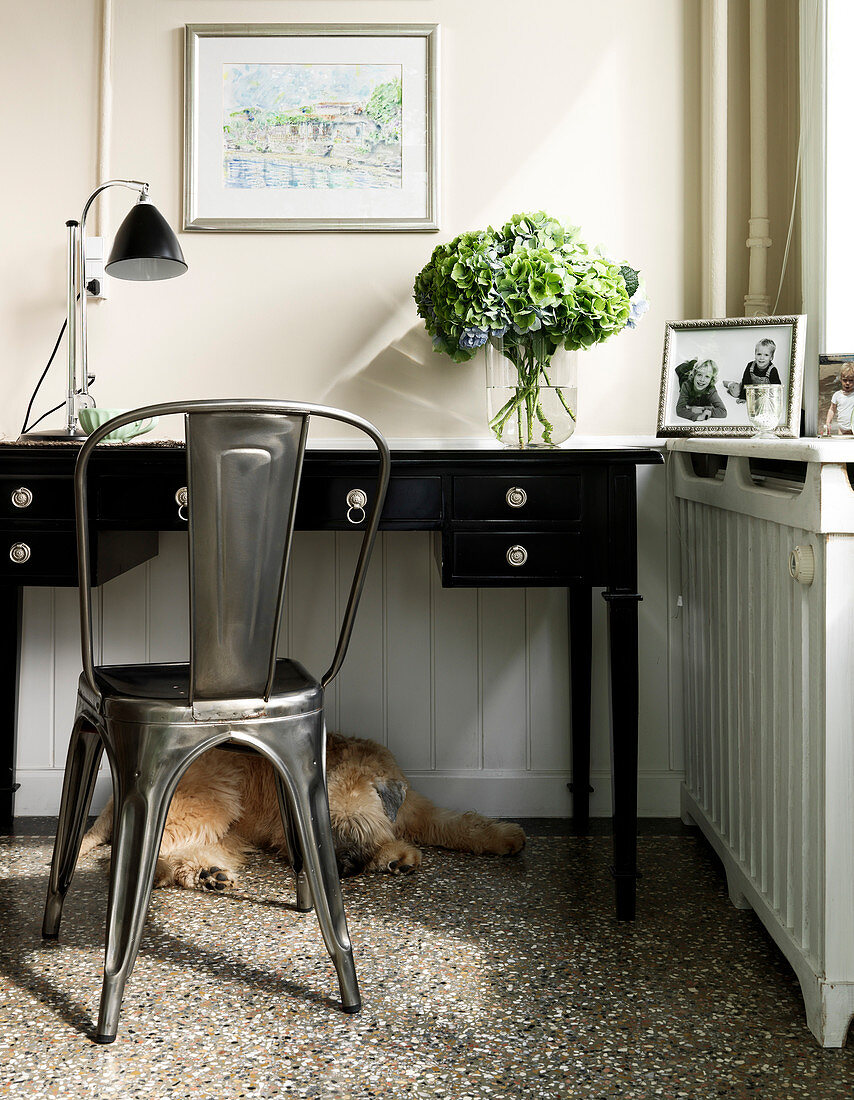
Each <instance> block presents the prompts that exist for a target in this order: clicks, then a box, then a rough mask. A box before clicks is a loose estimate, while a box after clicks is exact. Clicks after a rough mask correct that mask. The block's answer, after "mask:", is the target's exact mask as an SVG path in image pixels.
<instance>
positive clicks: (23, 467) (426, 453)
mask: <svg viewBox="0 0 854 1100" xmlns="http://www.w3.org/2000/svg"><path fill="white" fill-rule="evenodd" d="M77 450H78V447H77V445H75V444H73V443H59V444H0V624H2V632H0V636H2V645H3V647H4V654H3V656H4V660H3V661H2V665H0V677H2V688H3V690H2V694H0V700H2V702H0V707H2V710H0V824H6V825H8V824H9V823H11V820H12V815H13V811H14V789H15V783H14V778H15V777H14V766H15V720H16V710H17V681H18V665H19V658H20V641H21V635H20V631H21V588H22V587H24V586H27V585H48V586H57V587H58V586H74V585H76V583H77V556H76V543H75V536H74V504H73V494H72V476H73V472H74V462H75V459H76V454H77ZM662 461H663V459H662V456H661V454H660V453H659V452H658V451H655V450H651V449H646V448H641V449H632V448H615V449H608V450H585V449H580V448H579V449H575V450H555V451H539V450H537V451H498V450H486V449H484V450H453V449H442V450H415V449H413V450H408V449H407V450H394V451H393V452H392V473H391V482H390V486H389V492H388V497H387V501H386V506H385V509H384V511H383V519H382V527H383V528H384V529H386V530H404V531H406V530H408V531H425V530H427V531H434V532H435V535H434V540H435V551H436V560H437V563H438V566H439V569H440V571H441V576H442V584H443V585H444V586H445V587H534V586H548V587H560V588H566V589H567V592H568V600H569V612H570V613H569V643H570V673H571V677H572V684H573V691H572V773H573V782H572V784H571V790H572V792H573V819H574V822H575V825H576V827H577V829H578V830H579V831H584V830H586V828H587V825H588V816H589V791H590V672H591V668H590V665H591V630H592V599H591V590H592V589H593V588H604V589H605V591H604V593H603V595H604V598H605V600H606V601H607V605H608V634H609V642H608V645H609V661H610V667H611V669H612V670H619V676H618V677H612V678H611V730H612V735H611V744H612V748H611V765H612V774H613V796H614V868H613V874H614V877H615V880H616V894H617V917H618V918H619V919H623V920H631V919H632V918H633V917H634V911H635V880H636V878H637V839H636V838H637V741H638V737H637V721H638V682H637V667H638V659H637V658H638V640H637V619H638V616H637V604H638V601H639V600H640V599H641V596H640V595H639V594H638V592H637V516H636V494H635V468H636V466H638V465H643V464H653V463H661V462H662ZM375 477H376V459H374V458H372V457H371V455H370V452H368V451H361V450H357V449H318V450H312V451H310V452H309V453H308V455H307V457H306V463H305V467H304V471H303V482H302V489H301V494H300V504H299V508H298V512H297V526H298V527H299V528H302V529H308V530H351V529H353V528H354V527H355V528H356V529H358V527H359V526H360V522H359V521H360V519H361V516H362V513H361V512H360V511H359V509H358V507H353V506H352V505H351V504H349V503H348V499H347V498H348V494H349V493H350V491H351V490H352V489H363V490H364V491H365V492H366V493H367V494H368V496H370V493H371V492H372V491H373V486H374V482H375ZM90 478H91V481H90V502H91V504H90V507H91V508H92V515H93V525H94V528H95V531H94V539H93V551H94V552H93V561H92V583H93V584H101V583H103V582H104V581H107V580H109V579H111V578H112V577H115V576H118V575H119V574H120V573H123V572H126V571H127V570H128V569H131V568H133V567H134V566H136V565H139V564H140V563H141V562H143V561H146V560H148V559H149V558H151V557H153V556H154V555H156V553H157V544H158V534H157V533H158V532H159V531H169V530H182V529H184V528H185V527H186V521H185V519H184V518H182V517H183V516H184V515H185V514H186V513H185V511H179V496H178V495H179V493H180V490H181V489H182V488H183V487H184V486H185V485H186V474H185V461H184V453H183V449H182V448H181V447H179V446H169V445H167V444H158V443H135V444H112V445H106V446H104V447H102V448H99V449H98V451H97V452H96V453H95V454H94V455H93V457H92V461H91V463H90ZM68 720H69V725H70V723H71V720H72V716H71V715H69V719H68Z"/></svg>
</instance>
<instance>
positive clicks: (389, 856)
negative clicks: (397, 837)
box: [368, 841, 421, 875]
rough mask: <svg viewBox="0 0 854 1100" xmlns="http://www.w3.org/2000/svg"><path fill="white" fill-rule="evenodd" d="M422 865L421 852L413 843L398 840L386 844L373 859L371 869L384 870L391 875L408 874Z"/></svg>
mask: <svg viewBox="0 0 854 1100" xmlns="http://www.w3.org/2000/svg"><path fill="white" fill-rule="evenodd" d="M420 865H421V852H420V851H419V850H418V849H417V848H414V847H413V846H412V845H411V844H406V843H405V842H403V841H398V842H396V843H394V844H385V845H384V846H383V847H382V848H380V850H379V851H378V852H377V854H376V855H375V856H374V858H373V860H372V861H371V866H370V867H369V868H368V870H370V871H384V872H385V873H386V874H389V875H408V874H409V872H410V871H414V870H415V868H416V867H419V866H420Z"/></svg>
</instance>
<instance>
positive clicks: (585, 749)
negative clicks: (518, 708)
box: [567, 585, 593, 833]
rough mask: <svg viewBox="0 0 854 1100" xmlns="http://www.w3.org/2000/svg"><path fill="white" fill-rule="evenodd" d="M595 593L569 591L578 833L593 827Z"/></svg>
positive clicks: (574, 816) (577, 587) (573, 784)
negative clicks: (593, 607) (591, 736)
mask: <svg viewBox="0 0 854 1100" xmlns="http://www.w3.org/2000/svg"><path fill="white" fill-rule="evenodd" d="M592 603H593V593H592V592H591V590H590V588H589V587H587V586H586V585H574V586H573V587H572V588H569V589H568V590H567V608H568V611H569V673H570V682H571V685H572V689H571V690H572V696H571V715H570V717H571V720H572V782H571V783H570V784H569V789H570V791H572V822H573V826H574V828H575V831H576V833H586V832H587V831H588V828H589V826H590V792H591V791H592V790H593V788H592V787H591V786H590V664H591V652H592V634H593V614H592Z"/></svg>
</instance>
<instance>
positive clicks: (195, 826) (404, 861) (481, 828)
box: [80, 733, 525, 890]
mask: <svg viewBox="0 0 854 1100" xmlns="http://www.w3.org/2000/svg"><path fill="white" fill-rule="evenodd" d="M326 779H327V787H328V791H329V810H330V816H331V819H332V831H333V836H334V838H335V854H336V857H337V861H338V868H339V871H340V873H341V874H342V875H352V874H356V873H358V872H359V871H362V870H368V871H388V872H391V873H401V872H405V871H412V870H414V869H415V868H416V867H417V866H418V865H419V863H420V862H421V853H420V851H419V850H418V848H417V847H415V845H416V844H430V845H436V846H438V847H442V848H455V849H457V850H459V851H463V852H474V853H478V854H479V853H483V852H492V853H496V854H498V855H513V854H515V853H516V852H518V851H519V850H520V849H521V848H522V846H523V845H524V843H525V834H524V833H523V832H522V830H521V828H520V827H519V826H518V825H514V824H512V823H511V822H506V821H494V820H492V819H490V818H486V817H481V816H480V814H476V813H471V812H469V813H456V812H454V811H452V810H442V809H439V808H438V807H437V806H434V805H433V803H432V802H430V801H429V799H427V798H424V797H423V795H420V794H418V793H417V792H416V791H414V790H413V789H412V788H411V787H410V786H409V782H408V780H407V778H406V776H405V775H404V774H403V772H402V771H401V770H400V768H399V767H398V766H397V763H396V761H395V759H394V757H393V756H392V754H391V753H390V752H389V750H388V749H386V748H384V747H383V746H382V745H378V744H377V743H376V742H374V741H368V740H362V739H361V738H357V737H343V736H341V735H340V734H335V733H331V734H329V735H328V738H327V749H326ZM112 829H113V806H112V800H110V802H109V803H108V804H107V806H106V807H105V809H104V811H103V812H102V813H101V815H100V817H99V818H98V820H97V821H96V822H95V824H94V825H93V826H92V828H91V829H90V830H89V832H88V833H87V834H86V836H85V837H84V838H83V844H82V846H81V849H80V856H81V858H82V857H83V856H85V855H86V854H87V853H88V852H90V851H91V850H92V849H93V848H95V847H97V846H98V845H101V844H107V843H109V841H110V838H111V836H112ZM253 847H257V848H274V849H277V850H278V851H279V852H280V854H281V855H283V856H285V858H287V843H286V841H285V836H284V831H283V828H282V820H281V817H280V814H279V803H278V797H277V794H276V785H275V777H274V772H273V768H272V766H271V765H270V764H269V763H268V762H267V761H266V760H265V759H264V758H263V757H261V756H259V755H257V754H254V753H251V754H244V753H236V752H229V751H223V750H216V749H215V750H213V751H211V752H208V753H205V755H204V756H202V757H200V758H199V759H198V760H196V761H195V762H194V763H193V764H191V765H190V767H189V768H188V769H187V771H186V773H185V775H184V776H183V778H182V779H181V782H180V783H179V784H178V788H177V790H176V791H175V795H174V797H173V799H172V804H171V806H170V808H169V816H168V818H167V820H166V828H165V830H164V833H163V842H162V844H161V846H160V857H159V859H158V861H157V870H156V873H155V880H154V885H155V886H184V887H187V888H188V889H195V890H223V889H227V888H228V887H231V886H234V885H235V883H236V881H237V873H238V870H239V868H240V865H241V864H242V862H243V857H244V855H245V854H246V852H247V851H248V850H249V849H250V848H253Z"/></svg>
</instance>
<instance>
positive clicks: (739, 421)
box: [658, 316, 806, 438]
mask: <svg viewBox="0 0 854 1100" xmlns="http://www.w3.org/2000/svg"><path fill="white" fill-rule="evenodd" d="M805 331H806V317H804V316H791V317H723V318H720V319H719V320H713V321H668V322H667V323H666V325H665V333H664V364H663V367H662V373H661V393H660V397H659V403H658V435H660V436H667V435H727V436H729V435H754V434H755V433H756V428H755V427H754V426H753V424H751V423H750V421H749V420H748V418H747V401H746V392H745V387H747V386H749V385H762V384H766V385H767V384H769V383H776V384H779V385H781V386H782V387H783V407H782V412H781V417H780V423H779V425H778V427H777V429H776V434H777V435H778V436H781V437H786V438H792V437H794V436H797V435H798V429H799V427H800V414H801V390H802V388H803V376H804V334H805Z"/></svg>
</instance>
